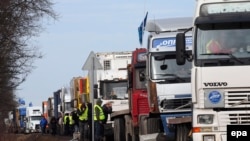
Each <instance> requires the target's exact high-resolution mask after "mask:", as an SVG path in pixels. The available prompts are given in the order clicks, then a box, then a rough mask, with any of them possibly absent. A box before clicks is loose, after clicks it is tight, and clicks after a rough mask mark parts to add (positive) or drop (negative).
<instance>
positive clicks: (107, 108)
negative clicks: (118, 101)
mask: <svg viewBox="0 0 250 141" xmlns="http://www.w3.org/2000/svg"><path fill="white" fill-rule="evenodd" d="M102 109H103V112H104V115H105V119H104V120H103V124H106V123H107V120H108V115H109V114H111V113H112V103H111V102H110V101H109V102H107V103H106V104H104V105H103V106H102Z"/></svg>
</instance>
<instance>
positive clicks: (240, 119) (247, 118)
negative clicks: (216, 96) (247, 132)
mask: <svg viewBox="0 0 250 141" xmlns="http://www.w3.org/2000/svg"><path fill="white" fill-rule="evenodd" d="M229 119H230V123H231V124H250V113H249V114H229Z"/></svg>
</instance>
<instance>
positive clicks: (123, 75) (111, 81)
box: [94, 51, 132, 112]
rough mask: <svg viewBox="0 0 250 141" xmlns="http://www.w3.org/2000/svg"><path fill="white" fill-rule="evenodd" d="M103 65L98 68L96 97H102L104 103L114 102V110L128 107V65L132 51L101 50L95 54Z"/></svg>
mask: <svg viewBox="0 0 250 141" xmlns="http://www.w3.org/2000/svg"><path fill="white" fill-rule="evenodd" d="M95 55H96V57H97V59H98V61H99V62H100V64H101V65H102V68H103V69H101V70H96V78H95V80H94V81H95V84H97V86H98V90H97V95H95V98H97V97H98V98H102V100H103V104H105V103H106V102H108V101H110V102H112V106H113V107H112V108H113V111H114V112H115V111H120V110H124V109H128V93H127V65H128V64H129V63H130V62H131V57H132V51H122V52H99V53H96V54H95Z"/></svg>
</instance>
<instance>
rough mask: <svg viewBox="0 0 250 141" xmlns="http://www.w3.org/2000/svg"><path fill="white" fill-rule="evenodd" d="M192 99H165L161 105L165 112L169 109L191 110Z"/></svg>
mask: <svg viewBox="0 0 250 141" xmlns="http://www.w3.org/2000/svg"><path fill="white" fill-rule="evenodd" d="M190 102H191V98H184V99H164V100H162V102H161V103H160V105H161V107H162V108H163V109H165V110H169V109H190V108H191V104H190Z"/></svg>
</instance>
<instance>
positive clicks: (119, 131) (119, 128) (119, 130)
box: [114, 118, 126, 141]
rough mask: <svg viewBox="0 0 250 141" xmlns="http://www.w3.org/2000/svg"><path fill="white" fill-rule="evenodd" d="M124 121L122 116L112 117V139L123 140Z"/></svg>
mask: <svg viewBox="0 0 250 141" xmlns="http://www.w3.org/2000/svg"><path fill="white" fill-rule="evenodd" d="M125 139H126V138H125V121H124V119H122V118H115V119H114V140H115V141H125Z"/></svg>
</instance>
